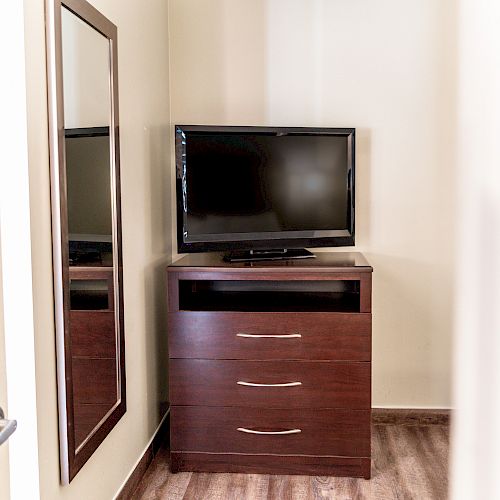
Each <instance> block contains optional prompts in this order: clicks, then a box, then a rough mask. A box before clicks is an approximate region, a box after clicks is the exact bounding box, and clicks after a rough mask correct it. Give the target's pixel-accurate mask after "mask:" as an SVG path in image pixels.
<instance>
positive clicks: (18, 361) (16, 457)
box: [0, 1, 40, 500]
mask: <svg viewBox="0 0 500 500" xmlns="http://www.w3.org/2000/svg"><path fill="white" fill-rule="evenodd" d="M2 19H3V20H4V22H3V23H2V30H0V47H1V48H2V66H3V67H2V74H3V75H4V76H3V78H2V81H1V87H2V88H1V89H0V109H2V119H1V120H0V141H1V146H0V151H1V159H0V241H1V247H0V258H1V268H2V280H1V281H2V282H1V286H2V295H3V330H4V336H5V358H6V362H5V368H6V386H7V408H5V409H6V411H7V412H8V413H7V417H8V418H12V419H16V420H17V422H18V428H17V431H16V432H15V433H14V434H13V435H12V436H11V438H10V439H9V477H10V498H11V500H30V499H37V498H40V486H39V469H38V432H37V413H36V408H37V407H36V381H35V338H34V323H33V288H32V268H31V233H30V198H29V177H28V139H27V122H26V74H25V47H24V4H23V2H22V1H21V2H19V1H15V2H4V4H3V5H2ZM0 368H1V367H0Z"/></svg>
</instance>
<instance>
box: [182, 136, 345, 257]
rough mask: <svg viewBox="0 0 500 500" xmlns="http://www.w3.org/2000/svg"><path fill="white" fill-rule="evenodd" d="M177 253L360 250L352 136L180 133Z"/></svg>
mask: <svg viewBox="0 0 500 500" xmlns="http://www.w3.org/2000/svg"><path fill="white" fill-rule="evenodd" d="M176 165H177V201H178V224H179V227H178V236H179V239H178V246H179V251H184V252H186V251H187V252H189V251H209V250H232V249H233V250H234V249H235V250H238V249H259V248H261V249H266V248H276V249H278V248H296V247H301V246H338V245H352V244H353V243H354V197H353V193H354V189H353V188H354V129H318V128H315V129H303V128H262V127H203V126H177V127H176Z"/></svg>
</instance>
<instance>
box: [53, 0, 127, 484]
mask: <svg viewBox="0 0 500 500" xmlns="http://www.w3.org/2000/svg"><path fill="white" fill-rule="evenodd" d="M52 1H53V2H54V5H53V7H54V10H51V9H50V8H48V19H49V23H52V26H51V29H50V30H48V31H47V33H48V35H47V37H48V40H47V44H48V49H49V55H51V56H52V57H51V62H52V64H53V67H52V68H51V72H49V77H51V78H53V79H54V80H55V87H56V89H55V95H51V96H50V98H51V99H53V100H55V102H56V108H57V113H56V116H54V115H51V141H52V142H51V171H52V189H53V194H55V195H54V196H53V197H52V199H53V227H54V285H55V287H54V288H55V302H56V330H57V332H56V333H57V338H58V343H57V347H58V352H57V355H58V394H59V419H60V425H59V427H60V445H61V478H62V482H63V483H67V482H69V481H70V480H71V479H72V478H73V477H74V476H75V474H76V473H77V472H78V470H79V469H80V468H81V467H82V466H83V464H84V463H85V462H86V461H87V460H88V458H89V457H90V456H91V455H92V453H93V451H94V450H95V449H96V448H97V447H98V446H99V444H100V443H101V442H102V441H103V439H104V438H105V437H106V435H107V434H108V433H109V432H110V430H111V429H112V428H113V426H114V425H115V424H116V422H118V420H119V419H120V418H121V416H122V415H123V414H124V413H125V409H126V406H125V380H124V375H125V366H124V340H123V294H122V263H121V262H122V258H121V248H120V243H121V227H120V204H119V199H120V193H119V164H118V158H119V154H118V149H117V148H118V146H117V145H118V135H117V134H118V132H117V131H118V109H117V88H116V75H117V71H116V27H115V26H114V25H113V24H111V23H110V22H109V21H108V20H107V19H106V18H104V16H102V15H101V14H100V13H99V12H98V11H97V10H95V8H94V7H92V6H91V5H90V4H88V3H87V2H86V1H85V0H52ZM48 3H50V2H48ZM59 41H60V45H59ZM58 231H59V233H58ZM58 245H59V246H60V248H58Z"/></svg>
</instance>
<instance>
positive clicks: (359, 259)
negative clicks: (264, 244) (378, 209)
mask: <svg viewBox="0 0 500 500" xmlns="http://www.w3.org/2000/svg"><path fill="white" fill-rule="evenodd" d="M223 256H224V254H223V253H219V252H211V253H192V254H188V255H185V256H184V257H181V258H180V259H178V260H176V261H175V262H173V263H172V264H171V265H170V266H169V267H168V269H169V270H171V271H178V270H180V268H183V269H186V268H199V267H203V268H214V269H216V270H217V271H223V270H242V269H265V270H270V269H287V270H304V271H312V270H316V271H318V270H324V271H326V270H329V271H335V270H337V271H339V270H342V271H347V270H348V269H353V268H355V269H356V271H357V272H361V271H365V272H371V271H372V267H371V266H370V264H369V263H368V261H367V260H366V259H365V257H364V256H363V254H361V253H359V252H317V253H315V258H313V259H289V260H274V261H265V260H264V261H253V262H225V261H224V260H223Z"/></svg>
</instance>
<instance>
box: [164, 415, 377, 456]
mask: <svg viewBox="0 0 500 500" xmlns="http://www.w3.org/2000/svg"><path fill="white" fill-rule="evenodd" d="M171 412H172V423H171V433H170V439H171V449H172V451H173V452H181V451H185V452H193V451H196V452H208V453H243V454H273V455H313V456H314V455H322V456H345V457H369V456H370V411H369V410H342V409H340V410H330V409H314V410H293V409H284V410H276V409H265V410H263V409H256V408H217V407H202V406H172V410H171ZM238 428H247V429H251V430H255V431H273V432H274V431H284V430H291V429H300V430H301V432H300V433H297V434H286V435H257V434H247V433H245V432H241V431H238V430H237V429H238Z"/></svg>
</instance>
